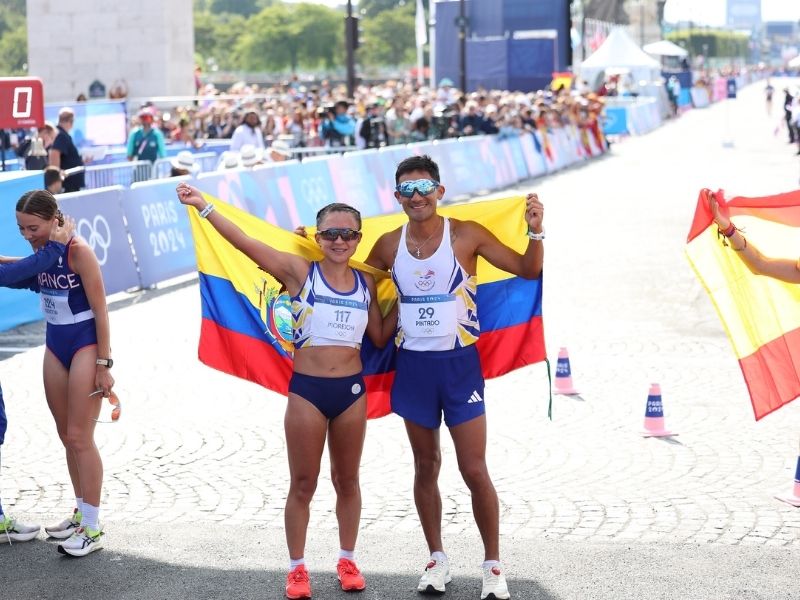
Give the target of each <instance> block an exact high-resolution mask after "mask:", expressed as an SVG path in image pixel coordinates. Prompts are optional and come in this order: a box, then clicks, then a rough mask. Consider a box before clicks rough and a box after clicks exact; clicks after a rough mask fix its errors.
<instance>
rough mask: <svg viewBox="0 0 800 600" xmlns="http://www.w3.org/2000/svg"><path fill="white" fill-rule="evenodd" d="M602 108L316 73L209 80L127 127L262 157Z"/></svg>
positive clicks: (592, 101) (559, 120) (552, 96)
mask: <svg viewBox="0 0 800 600" xmlns="http://www.w3.org/2000/svg"><path fill="white" fill-rule="evenodd" d="M602 107H603V104H602V99H601V98H599V97H598V96H597V95H595V94H593V93H590V92H588V91H582V92H578V91H570V90H568V89H565V88H562V89H560V90H558V91H550V90H542V91H538V92H531V93H522V92H512V91H507V90H502V91H501V90H480V91H477V92H471V93H468V94H464V93H461V92H460V91H459V90H457V89H456V88H455V87H454V85H453V83H452V82H451V81H450V80H447V79H443V80H442V81H441V82H440V83H439V85H438V86H437V87H433V88H432V87H417V86H415V85H413V84H412V83H410V82H402V81H387V82H385V83H382V84H377V85H362V86H360V87H359V88H358V89H357V90H356V93H355V98H354V99H349V100H348V99H347V98H346V95H345V90H344V89H343V88H341V87H332V86H330V85H329V84H328V83H327V82H325V81H323V82H322V83H321V84H319V85H311V86H305V85H301V84H299V83H298V82H297V81H293V82H290V83H288V84H285V85H281V86H273V87H268V88H259V87H257V86H249V85H245V84H237V85H234V86H233V87H231V88H230V89H228V90H226V91H225V93H224V94H223V93H221V92H220V91H219V90H217V89H216V88H215V87H214V86H213V85H210V84H209V85H206V86H205V87H203V88H202V90H201V95H200V96H199V100H198V101H196V102H195V103H193V104H191V105H188V106H182V107H174V106H173V107H158V106H157V105H151V104H148V105H146V106H144V107H143V112H140V113H139V115H138V116H135V117H134V118H133V119H132V122H131V130H132V131H136V130H137V129H138V128H140V127H141V123H140V119H141V115H143V114H145V115H147V117H146V118H148V119H149V118H150V116H152V118H153V119H154V123H155V124H154V126H155V127H157V128H158V129H159V130H160V131H161V133H162V134H163V136H164V138H165V139H167V140H170V141H172V142H177V143H182V144H185V145H186V146H187V147H192V146H195V147H196V146H199V145H200V144H202V143H203V141H204V140H207V139H230V140H231V150H232V151H234V152H240V151H241V149H242V148H243V147H245V146H252V147H254V148H256V150H259V151H262V152H263V153H264V156H265V157H266V156H267V155H268V152H267V149H268V148H269V147H270V146H271V145H272V144H273V143H274V142H275V141H278V140H279V141H281V142H282V143H284V144H286V145H288V146H289V147H290V148H313V147H320V146H344V147H356V148H376V147H382V146H386V145H393V144H406V143H410V142H418V141H425V140H432V139H443V138H450V137H459V136H470V135H483V134H500V135H502V136H511V135H520V134H523V133H525V132H530V131H533V130H536V129H541V128H555V127H563V126H566V125H569V124H571V125H575V126H578V127H593V128H596V127H597V122H598V120H599V118H600V113H601V112H602Z"/></svg>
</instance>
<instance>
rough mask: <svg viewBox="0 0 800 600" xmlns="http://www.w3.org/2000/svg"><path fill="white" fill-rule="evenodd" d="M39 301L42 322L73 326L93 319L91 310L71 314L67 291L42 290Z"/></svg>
mask: <svg viewBox="0 0 800 600" xmlns="http://www.w3.org/2000/svg"><path fill="white" fill-rule="evenodd" d="M39 300H40V304H41V307H42V314H43V315H44V320H45V321H47V322H48V323H50V324H51V325H73V324H75V323H80V322H82V321H88V320H89V319H93V318H94V313H93V312H92V311H91V310H87V311H84V312H81V313H78V314H72V309H71V308H70V306H69V291H68V290H56V289H52V288H44V289H42V290H40V293H39Z"/></svg>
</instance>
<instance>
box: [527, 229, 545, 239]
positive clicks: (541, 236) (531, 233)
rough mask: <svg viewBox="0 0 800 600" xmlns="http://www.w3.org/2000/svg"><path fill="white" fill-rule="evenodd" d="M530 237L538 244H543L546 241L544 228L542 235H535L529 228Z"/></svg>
mask: <svg viewBox="0 0 800 600" xmlns="http://www.w3.org/2000/svg"><path fill="white" fill-rule="evenodd" d="M528 237H529V238H531V239H532V240H534V241H536V242H541V241H542V240H543V239H544V228H542V232H541V233H534V232H533V231H531V228H530V227H528Z"/></svg>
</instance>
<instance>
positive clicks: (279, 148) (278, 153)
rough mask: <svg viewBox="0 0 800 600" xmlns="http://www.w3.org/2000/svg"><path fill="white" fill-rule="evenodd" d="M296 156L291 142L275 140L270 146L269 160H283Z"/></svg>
mask: <svg viewBox="0 0 800 600" xmlns="http://www.w3.org/2000/svg"><path fill="white" fill-rule="evenodd" d="M293 156H294V153H293V152H292V149H291V148H290V147H289V144H287V143H286V142H284V141H283V140H275V141H274V142H272V145H271V146H270V147H269V160H270V161H271V162H283V161H285V160H289V159H291V158H292V157H293Z"/></svg>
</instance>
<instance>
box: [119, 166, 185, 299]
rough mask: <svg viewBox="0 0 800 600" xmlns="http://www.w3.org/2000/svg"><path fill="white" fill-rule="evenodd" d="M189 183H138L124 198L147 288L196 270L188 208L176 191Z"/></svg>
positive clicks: (137, 257) (125, 211)
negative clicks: (180, 200)
mask: <svg viewBox="0 0 800 600" xmlns="http://www.w3.org/2000/svg"><path fill="white" fill-rule="evenodd" d="M185 180H189V178H188V177H172V178H170V179H162V180H157V181H143V182H140V183H134V184H133V185H132V186H131V189H130V190H128V191H127V192H126V193H125V194H124V196H123V199H122V210H123V211H124V213H125V218H126V219H127V221H128V231H130V234H131V240H132V241H133V250H134V252H135V253H136V262H137V264H138V265H139V275H140V277H141V281H142V286H144V287H149V286H151V285H155V284H156V283H158V282H160V281H164V280H166V279H170V278H172V277H177V276H178V275H184V274H186V273H191V272H192V271H194V270H195V268H196V266H195V265H196V261H195V256H194V244H193V243H192V232H191V229H190V227H189V218H188V216H187V215H186V207H185V206H183V205H182V204H181V203H180V202H178V197H177V196H176V194H175V187H176V186H177V185H178V183H179V182H181V181H185ZM192 184H194V182H192Z"/></svg>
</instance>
